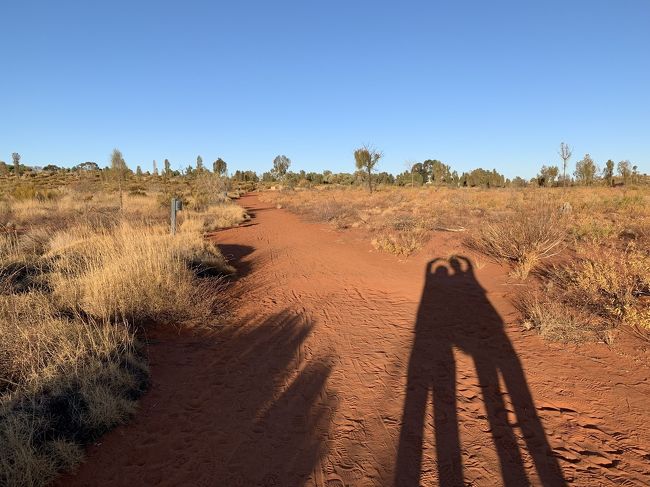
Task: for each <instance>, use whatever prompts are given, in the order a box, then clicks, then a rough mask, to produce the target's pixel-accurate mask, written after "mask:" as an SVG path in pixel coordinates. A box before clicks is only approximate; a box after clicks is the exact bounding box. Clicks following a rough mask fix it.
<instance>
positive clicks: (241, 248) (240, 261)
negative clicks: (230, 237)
mask: <svg viewBox="0 0 650 487" xmlns="http://www.w3.org/2000/svg"><path fill="white" fill-rule="evenodd" d="M217 247H219V251H220V252H221V254H222V255H223V256H224V257H225V259H226V261H228V263H229V264H230V265H232V266H233V267H235V269H236V270H237V274H236V277H237V278H238V279H239V278H242V277H244V276H246V275H248V274H249V273H250V272H251V270H252V262H251V260H250V259H247V258H246V257H248V255H250V254H251V253H253V251H254V250H255V248H254V247H251V246H250V245H237V244H223V243H218V242H217Z"/></svg>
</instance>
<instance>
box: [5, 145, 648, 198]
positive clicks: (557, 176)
mask: <svg viewBox="0 0 650 487" xmlns="http://www.w3.org/2000/svg"><path fill="white" fill-rule="evenodd" d="M115 151H117V149H115ZM115 151H114V152H113V153H112V154H111V157H110V158H109V163H110V165H108V166H106V167H104V168H101V167H100V166H99V164H97V163H96V162H93V161H86V162H82V163H80V164H77V165H75V166H73V167H71V168H63V167H60V166H57V165H55V164H48V165H46V166H44V167H42V168H33V167H27V166H25V165H23V164H22V163H21V156H20V154H18V153H16V152H14V153H13V154H12V164H11V165H10V164H7V163H5V162H3V161H0V176H2V175H14V176H20V175H21V174H25V173H31V172H34V171H46V172H59V171H61V172H101V173H105V174H106V175H107V177H109V178H114V179H115V180H116V181H117V182H118V186H119V185H121V182H122V181H123V180H124V179H125V178H127V177H131V176H135V177H136V178H142V177H144V176H153V177H162V178H163V179H167V178H170V177H193V176H197V175H200V174H209V173H212V174H214V175H216V176H218V177H220V178H227V177H228V164H227V163H226V161H224V160H223V159H222V158H221V157H219V158H217V159H216V160H215V161H214V162H213V163H212V165H211V167H212V171H210V169H209V168H208V167H209V166H206V165H205V164H204V162H203V158H202V157H201V156H200V155H199V156H197V158H196V164H195V165H194V166H193V165H192V164H188V166H187V167H186V168H185V170H184V171H180V170H177V169H172V167H171V162H170V161H169V159H164V161H163V169H162V171H160V173H159V171H158V166H157V163H156V161H153V170H152V172H149V171H143V170H142V166H141V165H138V166H137V167H136V170H135V172H133V171H131V169H129V168H128V166H127V165H126V162H125V161H124V158H123V157H122V154H121V152H119V151H117V152H115ZM382 155H383V154H382V153H381V152H380V151H378V150H376V149H374V148H372V147H370V146H368V145H364V146H362V147H360V148H358V149H356V150H355V151H354V154H353V156H354V163H355V169H356V170H355V171H354V172H340V173H334V172H332V171H329V170H325V171H323V172H322V173H320V172H313V171H311V172H306V171H304V170H301V171H298V172H294V171H291V170H290V167H291V164H292V161H291V159H290V158H289V157H287V156H286V155H278V156H276V157H275V158H274V159H273V164H272V167H271V169H270V170H269V171H266V172H263V173H262V174H261V175H258V174H257V173H256V172H255V171H252V170H239V169H238V170H236V171H234V173H232V174H231V176H230V179H231V180H233V181H236V182H242V183H258V182H264V183H278V184H281V185H283V186H286V187H311V186H316V185H328V184H331V185H343V186H354V185H357V186H362V185H364V186H367V187H368V189H369V190H370V191H372V189H373V188H374V187H376V186H378V185H396V186H424V185H427V186H448V187H470V188H474V187H482V188H503V187H526V186H539V187H559V186H575V185H580V186H592V185H596V184H600V185H607V186H614V185H616V184H630V183H639V182H641V181H642V179H641V174H640V173H639V170H638V167H637V166H636V165H634V164H632V163H631V162H630V161H628V160H622V161H619V162H618V163H615V162H614V161H613V160H611V159H609V160H607V161H606V162H605V163H604V164H603V166H602V168H601V167H599V165H598V164H597V163H596V162H595V161H594V160H593V158H592V157H591V156H590V155H589V154H585V156H584V157H583V158H582V159H580V160H579V161H577V162H576V164H575V169H574V171H573V174H572V175H573V177H572V176H571V174H570V173H569V174H567V170H569V165H568V164H569V160H570V159H571V157H572V155H573V151H572V149H571V147H570V146H569V145H568V144H566V143H564V142H562V144H560V149H559V150H558V155H559V157H560V159H561V161H562V164H561V165H552V164H549V165H546V164H544V165H542V167H541V169H540V170H539V172H538V174H537V175H536V176H535V177H534V178H532V179H530V180H525V179H523V178H521V177H515V178H513V179H508V178H506V177H505V176H504V175H503V174H501V173H499V172H498V171H497V170H496V169H491V170H489V169H483V168H480V167H479V168H477V169H473V170H471V171H468V172H462V173H459V172H458V171H456V170H454V169H453V168H452V167H451V166H450V165H448V164H445V163H444V162H442V161H440V160H438V159H426V160H424V161H422V162H415V163H409V164H408V165H407V170H406V171H404V172H402V173H401V174H398V175H397V176H394V175H392V174H390V173H388V172H386V171H381V172H377V165H378V163H379V161H380V159H381V158H382ZM116 174H117V176H116Z"/></svg>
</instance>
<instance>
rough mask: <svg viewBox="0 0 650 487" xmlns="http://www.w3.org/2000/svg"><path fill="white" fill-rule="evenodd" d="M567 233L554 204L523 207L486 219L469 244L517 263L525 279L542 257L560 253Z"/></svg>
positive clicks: (516, 270)
mask: <svg viewBox="0 0 650 487" xmlns="http://www.w3.org/2000/svg"><path fill="white" fill-rule="evenodd" d="M565 237H566V227H565V222H564V217H563V216H562V214H561V213H560V212H559V211H558V210H556V209H555V208H554V207H553V206H551V205H548V204H547V205H541V206H536V207H529V208H520V210H519V211H518V212H516V213H515V214H514V215H512V216H511V217H510V218H507V219H504V220H502V221H498V222H493V223H486V224H484V225H483V226H482V227H481V228H480V229H479V232H478V234H477V235H474V236H470V237H469V238H468V239H467V241H466V243H467V245H468V246H469V247H470V248H471V249H473V250H477V251H479V252H482V253H483V254H485V255H488V256H490V257H493V258H496V259H501V260H506V261H510V262H512V263H514V265H515V267H514V270H513V273H514V274H515V275H517V276H518V277H520V278H522V279H525V278H526V277H527V276H528V274H529V273H530V271H531V270H532V269H533V268H534V267H535V266H536V265H538V264H539V262H540V261H541V260H543V259H547V258H549V257H552V256H554V255H557V254H558V253H559V252H560V251H561V250H562V247H563V243H564V239H565Z"/></svg>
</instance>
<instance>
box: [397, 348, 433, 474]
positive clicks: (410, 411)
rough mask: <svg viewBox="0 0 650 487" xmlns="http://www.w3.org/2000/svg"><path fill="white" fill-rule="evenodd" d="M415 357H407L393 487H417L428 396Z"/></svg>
mask: <svg viewBox="0 0 650 487" xmlns="http://www.w3.org/2000/svg"><path fill="white" fill-rule="evenodd" d="M417 362H418V360H417V359H416V357H413V356H412V357H411V361H410V363H409V371H408V380H407V386H406V399H405V401H404V413H403V415H402V429H401V431H400V437H399V447H398V451H397V464H396V467H395V483H394V485H395V486H396V487H418V486H419V485H420V468H421V465H422V440H423V435H424V415H425V413H426V407H427V398H428V395H429V384H430V376H429V374H428V373H426V372H424V373H422V371H420V370H418V369H419V367H418V364H417Z"/></svg>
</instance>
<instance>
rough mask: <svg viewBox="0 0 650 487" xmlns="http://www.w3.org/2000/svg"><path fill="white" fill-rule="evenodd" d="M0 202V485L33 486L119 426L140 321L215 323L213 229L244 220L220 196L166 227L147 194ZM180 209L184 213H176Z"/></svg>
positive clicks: (142, 383) (136, 379) (131, 404)
mask: <svg viewBox="0 0 650 487" xmlns="http://www.w3.org/2000/svg"><path fill="white" fill-rule="evenodd" d="M140 193H142V192H139V193H138V194H135V195H131V196H127V195H125V197H124V202H125V205H124V210H123V211H121V212H120V211H119V209H118V208H117V196H116V195H115V194H106V193H98V194H94V195H93V196H92V198H79V197H78V195H77V194H75V192H74V191H70V190H69V188H63V189H61V190H59V191H58V196H57V198H54V199H47V198H40V199H34V200H32V199H29V198H27V197H22V198H21V199H19V200H14V199H6V200H4V201H2V202H1V204H0V485H8V486H19V485H20V486H22V485H28V486H41V485H45V484H47V483H48V482H49V481H51V480H52V479H53V478H54V477H55V476H56V474H57V472H59V471H61V470H64V469H67V468H70V467H71V466H73V465H75V464H76V463H77V462H78V461H79V460H80V458H81V457H82V455H83V446H84V445H85V444H87V443H89V442H92V441H95V440H96V439H97V438H98V437H99V436H100V435H101V434H103V433H104V432H106V431H107V430H109V429H110V428H112V427H114V426H115V425H116V424H119V423H122V422H124V421H125V420H126V419H128V417H129V416H130V415H131V414H132V413H133V412H134V411H135V408H136V401H137V399H138V397H139V395H140V394H142V392H143V390H144V389H145V387H146V384H147V366H146V361H145V359H144V353H143V350H142V345H141V344H139V341H138V338H137V337H138V333H137V331H138V329H140V328H142V327H144V326H147V325H149V324H154V323H155V324H164V325H172V326H184V325H188V324H192V323H197V322H200V323H204V324H207V323H209V322H211V321H213V320H214V311H215V303H216V302H217V299H218V293H219V290H220V285H219V281H218V280H215V279H207V280H206V279H204V278H205V277H212V276H217V275H223V274H228V273H231V272H232V271H233V269H232V267H230V266H229V265H228V264H227V262H226V261H225V259H224V258H223V256H222V255H221V253H220V252H219V250H218V248H217V246H216V245H215V244H214V243H212V242H210V241H208V240H206V239H205V238H204V235H203V234H204V232H205V231H207V230H209V229H212V228H221V227H222V226H232V225H235V224H238V223H240V222H241V221H243V220H244V219H245V214H244V212H243V210H241V209H240V208H239V207H237V206H235V205H233V204H229V203H227V202H225V201H222V202H221V203H220V204H218V205H217V206H215V207H214V208H213V207H212V206H207V207H206V208H204V209H202V211H201V212H190V213H191V214H190V215H188V218H187V219H186V222H192V223H190V224H187V225H183V227H182V228H181V231H180V232H179V233H178V234H177V235H176V236H174V237H172V236H170V235H169V227H168V224H167V223H166V221H165V220H166V217H167V212H166V211H165V210H164V209H161V208H160V205H159V204H158V203H157V198H156V195H155V194H154V195H150V196H143V195H142V194H140ZM181 215H182V213H181Z"/></svg>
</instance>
